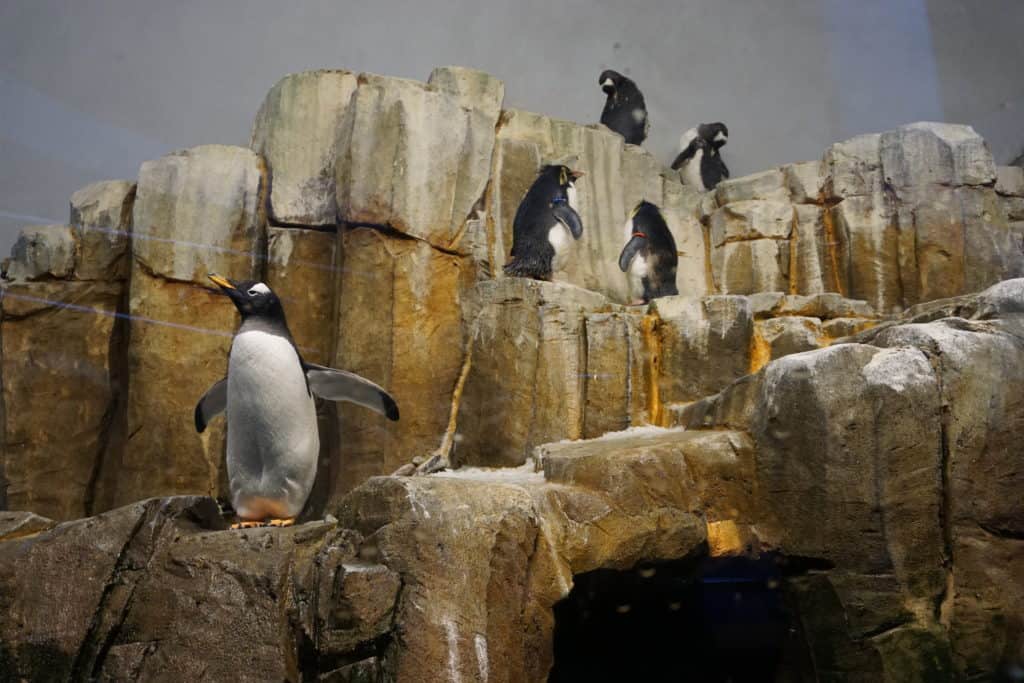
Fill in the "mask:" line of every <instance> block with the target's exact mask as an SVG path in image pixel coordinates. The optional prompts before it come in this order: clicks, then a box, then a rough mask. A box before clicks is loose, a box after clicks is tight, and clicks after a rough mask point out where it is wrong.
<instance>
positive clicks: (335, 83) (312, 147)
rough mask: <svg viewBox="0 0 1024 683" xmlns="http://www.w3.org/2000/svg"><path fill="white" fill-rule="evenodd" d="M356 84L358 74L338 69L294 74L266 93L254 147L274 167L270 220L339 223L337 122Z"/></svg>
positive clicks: (251, 144)
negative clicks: (335, 176) (335, 164)
mask: <svg viewBox="0 0 1024 683" xmlns="http://www.w3.org/2000/svg"><path fill="white" fill-rule="evenodd" d="M355 89H356V75H355V74H352V73H349V72H348V71H342V70H337V69H321V70H317V71H304V72H302V73H297V74H290V75H288V76H285V77H284V78H282V79H281V80H280V81H278V82H277V83H275V84H274V87H273V88H271V89H270V92H268V93H267V96H266V98H265V99H264V100H263V104H262V105H261V106H260V110H259V112H258V113H257V114H256V120H255V122H254V123H253V127H252V137H251V138H250V141H249V147H250V148H252V150H253V151H255V152H256V153H257V154H259V155H260V156H262V157H263V158H264V159H266V162H267V166H268V168H269V172H270V178H271V185H270V220H271V221H273V222H276V223H285V224H289V225H307V226H313V225H334V223H335V222H336V220H337V214H338V205H337V201H336V198H335V194H336V192H335V182H334V163H335V160H336V159H337V157H338V126H339V125H340V124H341V120H342V118H343V117H344V114H345V109H346V108H347V107H348V103H349V101H350V100H351V99H352V93H353V92H355Z"/></svg>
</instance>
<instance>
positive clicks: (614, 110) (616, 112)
mask: <svg viewBox="0 0 1024 683" xmlns="http://www.w3.org/2000/svg"><path fill="white" fill-rule="evenodd" d="M597 82H598V83H599V84H600V85H601V90H603V91H604V92H605V94H607V95H608V99H607V100H605V103H604V111H602V112H601V123H603V124H604V125H606V126H608V127H609V128H611V129H612V130H613V131H615V132H616V133H618V134H619V135H621V136H622V137H624V138H626V142H628V143H629V144H631V145H639V144H640V143H642V142H643V141H644V140H645V139H646V138H647V131H648V130H649V129H650V127H651V124H650V121H648V119H647V105H646V104H644V96H643V95H642V94H641V93H640V89H639V88H637V87H636V83H634V82H633V81H632V80H630V79H628V78H626V77H625V76H623V75H622V74H620V73H619V72H617V71H611V70H610V69H609V70H607V71H602V72H601V76H600V77H599V78H598V79H597Z"/></svg>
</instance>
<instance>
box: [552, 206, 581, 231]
mask: <svg viewBox="0 0 1024 683" xmlns="http://www.w3.org/2000/svg"><path fill="white" fill-rule="evenodd" d="M551 213H552V214H553V215H554V216H555V219H556V220H557V221H558V222H559V223H561V224H562V225H564V226H565V227H566V228H568V229H569V232H571V233H572V237H573V239H577V240H578V239H579V238H580V237H582V236H583V221H582V220H580V215H579V214H578V213H576V209H574V208H572V207H571V206H569V204H567V203H565V202H559V203H557V204H555V205H554V206H552V207H551Z"/></svg>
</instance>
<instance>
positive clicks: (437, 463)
mask: <svg viewBox="0 0 1024 683" xmlns="http://www.w3.org/2000/svg"><path fill="white" fill-rule="evenodd" d="M451 466H452V463H451V461H450V460H449V458H448V454H447V453H434V454H433V455H432V456H430V457H429V458H427V460H426V461H425V462H424V463H423V464H421V465H420V466H419V467H417V468H416V474H418V475H427V474H433V473H434V472H441V471H443V470H447V469H451Z"/></svg>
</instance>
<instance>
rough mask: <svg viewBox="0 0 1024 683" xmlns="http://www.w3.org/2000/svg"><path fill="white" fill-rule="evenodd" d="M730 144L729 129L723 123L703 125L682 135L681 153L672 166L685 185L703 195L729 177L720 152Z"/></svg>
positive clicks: (680, 141)
mask: <svg viewBox="0 0 1024 683" xmlns="http://www.w3.org/2000/svg"><path fill="white" fill-rule="evenodd" d="M728 141H729V129H728V128H726V126H725V124H724V123H702V124H700V125H699V126H697V127H696V128H691V129H690V130H688V131H686V132H685V133H683V135H682V137H681V138H680V139H679V147H680V148H681V149H682V151H681V152H679V156H677V157H676V159H675V161H673V162H672V168H673V169H676V170H678V171H679V172H680V175H681V176H682V179H683V182H684V183H686V184H687V185H692V186H694V187H696V188H697V189H698V190H700V191H701V192H704V191H706V190H712V189H714V188H715V186H716V185H718V183H720V182H722V181H723V180H725V179H726V178H728V177H729V169H728V168H727V167H726V165H725V162H724V161H722V156H721V154H720V150H721V149H722V147H723V146H725V143H726V142H728Z"/></svg>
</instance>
